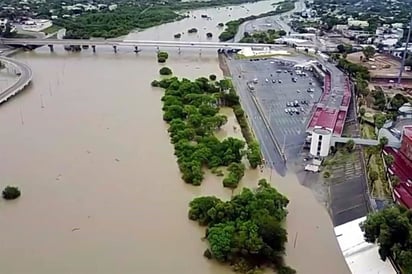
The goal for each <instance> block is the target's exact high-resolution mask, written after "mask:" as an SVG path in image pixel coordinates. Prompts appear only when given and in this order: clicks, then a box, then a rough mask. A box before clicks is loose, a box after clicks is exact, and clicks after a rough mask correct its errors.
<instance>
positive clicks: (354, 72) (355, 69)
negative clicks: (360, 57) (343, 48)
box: [338, 58, 370, 80]
mask: <svg viewBox="0 0 412 274" xmlns="http://www.w3.org/2000/svg"><path fill="white" fill-rule="evenodd" d="M338 67H339V68H341V69H343V70H345V71H346V72H347V73H349V74H350V75H351V76H353V77H360V78H362V79H364V80H369V79H370V75H369V70H368V68H366V67H364V66H362V65H358V64H355V63H352V62H349V61H348V60H346V59H344V58H340V59H339V61H338Z"/></svg>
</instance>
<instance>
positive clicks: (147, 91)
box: [0, 12, 348, 274]
mask: <svg viewBox="0 0 412 274" xmlns="http://www.w3.org/2000/svg"><path fill="white" fill-rule="evenodd" d="M257 13H260V12H257ZM172 24H175V23H172ZM185 27H187V26H185ZM145 35H146V34H145ZM169 53H170V55H171V57H170V59H169V60H168V61H167V65H168V66H170V67H171V68H172V69H173V71H174V72H175V74H176V75H178V76H184V77H187V78H195V77H199V76H205V75H209V74H212V73H214V74H217V75H218V77H222V74H221V72H220V70H219V67H218V62H217V56H216V54H215V51H214V50H213V51H204V52H202V55H199V54H198V52H197V51H196V52H193V51H189V50H185V51H183V52H182V54H180V55H179V54H177V51H176V50H170V52H169ZM15 57H16V58H18V59H20V60H22V61H24V62H26V63H27V64H29V65H30V67H31V68H32V70H33V73H34V79H33V83H32V85H31V86H30V87H29V88H28V89H27V90H25V91H24V92H22V93H21V94H19V95H17V96H15V97H14V98H12V99H11V100H9V101H8V102H7V103H5V104H3V105H1V107H0V125H1V127H0V134H1V137H2V138H1V139H2V142H0V151H1V152H2V153H1V159H2V164H1V165H0V171H1V174H2V180H1V182H0V187H4V186H6V185H8V184H11V185H17V186H19V187H20V188H21V190H22V197H21V198H20V199H18V200H15V201H11V202H5V201H0V231H1V236H0V266H1V270H0V273H7V274H14V273H15V274H26V273H30V274H31V273H35V274H37V273H39V274H48V273H53V274H55V273H60V274H66V273H67V274H69V273H70V274H71V273H75V274H94V273H103V274H104V273H124V274H128V273H145V274H163V273H165V274H166V273H167V274H169V273H170V274H171V273H176V274H177V273H179V274H193V273H196V274H211V273H213V274H227V273H232V272H231V271H230V269H229V268H228V267H226V266H222V265H219V264H217V263H214V262H212V261H208V260H206V259H205V258H204V257H203V256H202V253H203V251H204V249H205V247H206V243H204V242H202V241H201V237H202V236H203V235H204V230H203V228H200V227H198V226H197V224H195V223H193V222H190V221H189V220H188V219H187V210H188V202H189V201H190V200H192V199H193V198H194V197H196V196H199V195H216V196H218V197H221V198H222V199H229V198H230V196H231V191H229V190H227V189H224V188H223V187H222V182H221V180H222V178H220V177H216V176H213V175H210V174H209V175H207V176H206V179H205V180H204V182H203V184H202V186H201V187H192V186H190V185H186V184H184V183H183V182H182V180H181V179H180V174H179V171H178V167H177V164H176V159H175V157H174V155H173V147H172V145H171V144H170V142H169V137H168V135H167V127H166V124H165V123H164V122H163V121H162V111H161V101H160V97H161V96H162V91H161V90H159V89H156V88H152V87H150V81H151V80H152V79H155V78H158V77H159V76H158V70H159V68H160V67H161V66H160V65H159V64H157V63H156V58H155V53H154V50H147V51H143V52H141V53H140V54H139V55H138V56H135V54H134V53H131V52H130V51H129V52H126V50H124V49H120V51H119V53H118V54H117V55H114V54H113V53H112V52H111V49H103V48H98V52H97V54H92V53H91V52H90V50H88V51H83V52H81V53H68V52H65V51H64V50H63V49H61V48H56V52H55V53H53V54H51V53H49V51H48V49H47V48H41V49H38V50H36V51H34V52H24V53H20V54H18V55H16V56H15ZM223 112H224V113H225V114H227V115H228V116H229V123H228V125H226V126H225V127H224V128H223V129H222V132H219V134H220V137H225V136H240V135H239V134H240V132H239V130H237V131H236V130H235V129H234V128H233V125H236V121H235V119H234V117H233V113H232V112H231V111H230V110H228V109H225V110H223ZM261 176H266V177H271V178H272V181H273V182H274V183H275V184H276V186H278V187H279V190H280V191H282V192H283V193H285V194H286V195H287V196H288V197H289V198H290V200H291V204H290V206H289V212H290V213H289V216H288V221H287V226H288V231H289V243H288V245H287V247H288V256H287V261H288V263H289V264H290V265H291V266H293V267H295V268H296V269H297V270H298V273H314V274H315V273H316V274H317V273H348V269H347V266H346V265H345V263H344V260H343V257H342V255H341V253H340V250H339V248H338V246H337V242H336V240H335V238H334V236H333V228H332V224H331V222H330V219H329V217H328V215H327V213H326V211H325V209H324V208H323V207H322V206H320V205H319V204H318V203H317V202H316V200H315V199H314V198H313V196H312V195H311V193H310V191H309V190H307V189H305V188H303V187H301V186H300V185H299V184H298V182H297V180H296V178H295V177H294V176H289V177H285V178H281V177H278V176H276V175H275V174H274V173H273V174H272V176H270V175H269V173H265V174H261V173H260V172H259V171H258V170H253V171H248V172H247V173H246V175H245V178H244V179H243V181H242V184H241V186H248V187H253V186H255V185H256V182H257V180H258V178H260V177H261ZM295 235H298V236H297V240H296V241H295V240H294V239H295V238H294V237H295ZM295 242H296V243H295ZM332 270H333V271H332Z"/></svg>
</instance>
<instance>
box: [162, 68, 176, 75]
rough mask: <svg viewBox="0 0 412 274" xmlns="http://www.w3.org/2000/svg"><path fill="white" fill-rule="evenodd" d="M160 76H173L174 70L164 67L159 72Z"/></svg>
mask: <svg viewBox="0 0 412 274" xmlns="http://www.w3.org/2000/svg"><path fill="white" fill-rule="evenodd" d="M159 73H160V75H172V73H173V72H172V70H171V69H170V68H168V67H163V68H161V69H160V70H159Z"/></svg>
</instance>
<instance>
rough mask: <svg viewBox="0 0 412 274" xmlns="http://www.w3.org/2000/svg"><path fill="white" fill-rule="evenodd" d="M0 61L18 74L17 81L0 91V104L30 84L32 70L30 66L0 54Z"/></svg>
mask: <svg viewBox="0 0 412 274" xmlns="http://www.w3.org/2000/svg"><path fill="white" fill-rule="evenodd" d="M0 62H2V63H5V64H6V66H7V65H8V66H10V67H12V68H13V69H14V70H15V72H16V73H18V74H20V75H19V78H18V79H17V81H15V82H14V83H13V84H12V85H11V86H9V87H8V88H6V89H5V90H3V91H0V104H1V103H3V102H5V101H7V100H8V99H9V98H10V97H11V96H13V95H15V94H16V93H18V92H19V91H22V90H23V89H24V88H25V87H26V86H27V85H29V84H30V82H31V80H32V78H33V72H32V70H31V69H30V67H29V66H28V65H26V64H24V63H22V62H20V61H18V60H16V59H12V58H7V57H3V56H0Z"/></svg>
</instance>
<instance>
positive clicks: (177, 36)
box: [174, 33, 182, 39]
mask: <svg viewBox="0 0 412 274" xmlns="http://www.w3.org/2000/svg"><path fill="white" fill-rule="evenodd" d="M174 37H175V38H176V39H179V38H180V37H182V34H181V33H176V34H175V35H174Z"/></svg>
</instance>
